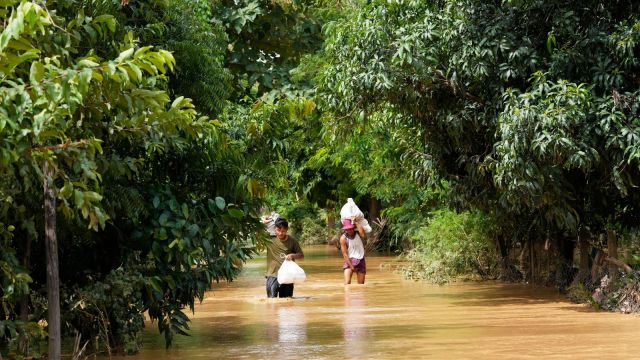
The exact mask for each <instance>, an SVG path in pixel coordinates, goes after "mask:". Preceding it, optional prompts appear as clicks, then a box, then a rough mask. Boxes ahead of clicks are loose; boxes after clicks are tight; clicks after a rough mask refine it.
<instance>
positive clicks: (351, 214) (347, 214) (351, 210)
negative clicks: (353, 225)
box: [340, 198, 372, 234]
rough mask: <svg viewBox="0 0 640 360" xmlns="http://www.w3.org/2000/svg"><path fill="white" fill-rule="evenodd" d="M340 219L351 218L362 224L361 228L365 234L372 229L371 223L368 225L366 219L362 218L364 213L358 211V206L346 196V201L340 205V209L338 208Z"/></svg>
mask: <svg viewBox="0 0 640 360" xmlns="http://www.w3.org/2000/svg"><path fill="white" fill-rule="evenodd" d="M340 219H342V220H344V219H349V220H351V219H353V220H354V221H355V222H357V223H359V224H360V225H362V229H364V232H366V233H367V234H368V233H370V232H371V230H372V229H371V225H369V222H368V221H367V219H365V218H364V214H363V213H362V211H360V208H359V207H358V205H356V203H355V201H353V199H352V198H348V199H347V203H346V204H344V205H343V206H342V209H341V210H340Z"/></svg>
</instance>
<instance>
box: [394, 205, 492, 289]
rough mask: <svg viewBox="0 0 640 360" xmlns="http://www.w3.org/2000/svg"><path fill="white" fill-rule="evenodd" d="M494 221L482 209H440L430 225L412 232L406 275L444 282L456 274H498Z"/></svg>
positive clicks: (459, 276)
mask: <svg viewBox="0 0 640 360" xmlns="http://www.w3.org/2000/svg"><path fill="white" fill-rule="evenodd" d="M492 228H493V223H492V221H491V219H490V218H489V217H488V216H487V215H485V214H483V213H480V212H463V213H456V212H454V211H451V210H439V211H436V212H434V213H433V217H432V218H431V219H430V220H429V222H428V224H427V226H424V227H422V228H420V229H419V230H417V231H416V232H414V234H413V235H411V239H412V241H413V242H414V244H415V248H414V249H412V250H411V251H409V252H408V254H407V259H408V260H409V265H407V266H406V267H405V269H404V273H405V276H406V277H409V278H413V279H423V280H426V281H429V282H433V283H436V284H443V283H446V282H450V281H452V280H455V279H456V278H461V277H469V276H479V277H481V278H482V279H488V278H495V277H496V276H497V272H498V269H497V266H496V265H497V264H498V258H497V255H496V253H495V250H494V248H493V246H492V245H491V233H492Z"/></svg>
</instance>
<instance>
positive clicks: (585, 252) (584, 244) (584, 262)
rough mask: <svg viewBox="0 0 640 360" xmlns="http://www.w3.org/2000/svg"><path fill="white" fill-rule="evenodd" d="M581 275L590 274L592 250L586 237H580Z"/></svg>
mask: <svg viewBox="0 0 640 360" xmlns="http://www.w3.org/2000/svg"><path fill="white" fill-rule="evenodd" d="M579 241H580V273H582V274H588V273H589V251H590V250H591V246H590V245H589V241H588V240H587V236H586V235H584V234H583V235H581V236H580V239H579Z"/></svg>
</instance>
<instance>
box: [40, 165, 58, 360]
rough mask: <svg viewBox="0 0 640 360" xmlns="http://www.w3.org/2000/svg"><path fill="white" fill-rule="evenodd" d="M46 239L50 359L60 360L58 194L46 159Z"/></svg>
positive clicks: (44, 171)
mask: <svg viewBox="0 0 640 360" xmlns="http://www.w3.org/2000/svg"><path fill="white" fill-rule="evenodd" d="M43 173H44V240H45V249H46V258H47V300H48V302H49V304H48V306H49V317H48V333H49V357H48V358H49V359H51V360H60V355H61V349H60V348H61V346H60V345H61V334H60V273H59V266H58V238H57V236H56V195H55V192H54V189H53V188H52V187H51V186H50V185H51V184H49V181H51V182H53V171H52V170H51V169H50V168H49V163H48V162H46V161H45V163H44V168H43Z"/></svg>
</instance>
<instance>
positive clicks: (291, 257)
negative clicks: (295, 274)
mask: <svg viewBox="0 0 640 360" xmlns="http://www.w3.org/2000/svg"><path fill="white" fill-rule="evenodd" d="M285 259H287V260H294V259H295V254H287V256H285Z"/></svg>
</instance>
